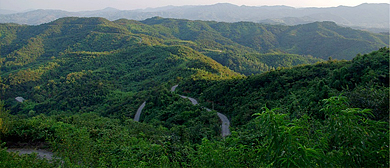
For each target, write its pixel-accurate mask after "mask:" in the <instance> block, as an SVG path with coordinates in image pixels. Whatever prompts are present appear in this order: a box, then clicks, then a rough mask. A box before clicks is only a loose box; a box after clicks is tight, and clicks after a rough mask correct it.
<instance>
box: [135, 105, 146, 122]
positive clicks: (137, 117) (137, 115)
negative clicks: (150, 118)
mask: <svg viewBox="0 0 390 168" xmlns="http://www.w3.org/2000/svg"><path fill="white" fill-rule="evenodd" d="M145 104H146V101H144V103H142V104H141V106H139V108H138V110H137V113H136V114H135V117H134V121H139V116H141V113H142V109H144V107H145Z"/></svg>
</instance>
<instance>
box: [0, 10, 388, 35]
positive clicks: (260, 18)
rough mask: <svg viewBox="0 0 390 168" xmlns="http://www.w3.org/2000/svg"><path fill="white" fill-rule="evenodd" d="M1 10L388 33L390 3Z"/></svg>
mask: <svg viewBox="0 0 390 168" xmlns="http://www.w3.org/2000/svg"><path fill="white" fill-rule="evenodd" d="M11 12H12V11H6V10H0V23H18V24H28V25H38V24H42V23H47V22H50V21H53V20H56V19H58V18H62V17H69V16H75V17H103V18H106V19H108V20H117V19H121V18H125V19H132V20H144V19H147V18H151V17H154V16H160V17H164V18H178V19H190V20H209V21H220V22H239V21H250V22H257V23H269V24H283V25H297V24H304V23H310V22H316V21H332V22H335V23H337V24H338V25H342V26H348V27H353V28H358V29H364V30H369V31H373V32H388V30H389V19H388V18H389V4H385V3H383V4H367V3H365V4H361V5H358V6H355V7H347V6H338V7H330V8H294V7H288V6H260V7H254V6H237V5H233V4H228V3H219V4H215V5H206V6H166V7H161V8H148V9H142V10H118V9H114V8H106V9H103V10H97V11H81V12H67V11H61V10H34V11H29V12H22V13H13V14H9V13H11Z"/></svg>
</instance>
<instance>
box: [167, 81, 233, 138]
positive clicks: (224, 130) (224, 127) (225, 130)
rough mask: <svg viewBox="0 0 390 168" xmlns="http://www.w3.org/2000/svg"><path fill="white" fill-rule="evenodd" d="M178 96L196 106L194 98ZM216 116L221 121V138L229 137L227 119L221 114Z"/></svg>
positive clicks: (173, 89) (174, 88) (174, 87)
mask: <svg viewBox="0 0 390 168" xmlns="http://www.w3.org/2000/svg"><path fill="white" fill-rule="evenodd" d="M178 86H179V85H175V86H173V87H172V88H171V92H174V91H175V90H176V88H177V87H178ZM179 96H180V97H182V98H184V99H189V100H190V101H191V103H192V104H193V105H197V104H198V101H196V100H195V99H194V98H191V97H187V96H183V95H179ZM203 108H204V109H206V110H207V111H211V110H210V109H209V108H206V107H203ZM217 115H218V117H219V119H221V121H222V126H221V128H222V133H221V134H222V137H225V136H228V135H230V129H229V126H230V122H229V119H228V118H227V117H226V116H225V115H223V114H222V113H219V112H217Z"/></svg>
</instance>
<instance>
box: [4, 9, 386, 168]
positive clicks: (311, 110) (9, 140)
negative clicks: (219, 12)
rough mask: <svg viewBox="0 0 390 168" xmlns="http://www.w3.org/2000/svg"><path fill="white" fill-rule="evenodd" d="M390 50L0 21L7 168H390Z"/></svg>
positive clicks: (343, 31)
mask: <svg viewBox="0 0 390 168" xmlns="http://www.w3.org/2000/svg"><path fill="white" fill-rule="evenodd" d="M388 45H389V36H385V35H381V34H373V33H368V32H364V31H358V30H353V29H351V28H345V27H339V26H337V25H336V24H334V23H332V22H316V23H310V24H304V25H298V26H273V25H264V24H256V23H250V22H238V23H223V22H208V21H190V20H178V19H164V18H159V17H155V18H150V19H147V20H144V21H133V20H126V19H121V20H116V21H109V20H106V19H103V18H75V17H74V18H61V19H58V20H56V21H53V22H50V23H47V24H42V25H37V26H26V25H17V24H0V72H1V75H0V93H1V94H0V99H1V100H0V130H1V132H0V142H1V143H2V144H1V146H0V156H1V157H0V165H2V167H23V166H24V167H34V166H35V167H58V166H59V165H61V166H64V167H78V166H79V167H141V166H142V167H145V166H146V167H152V166H161V167H163V166H166V167H259V166H260V167H266V166H272V167H340V166H341V167H388V166H389V130H388V128H389V94H388V93H389V48H387V47H385V46H388ZM342 59H345V60H342ZM325 60H326V61H325ZM177 84H178V85H179V86H178V88H177V91H176V92H171V91H170V89H171V87H172V86H174V85H177ZM179 94H180V95H185V96H190V97H194V98H196V99H197V100H198V101H199V102H200V105H193V104H191V102H190V101H188V99H183V98H182V97H181V96H180V95H179ZM16 97H23V98H24V99H25V100H22V101H20V102H18V101H16V100H15V98H16ZM20 100H21V99H20ZM143 102H146V105H145V108H144V110H143V112H142V115H141V118H140V122H135V121H133V117H134V116H135V113H136V111H137V109H138V107H139V106H140V105H141V104H142V103H143ZM204 107H207V108H209V109H212V110H211V111H208V110H206V109H205V108H204ZM217 112H220V113H223V114H226V116H227V117H228V119H229V120H230V123H231V125H230V129H231V133H232V134H231V135H230V136H227V137H222V136H221V121H220V120H219V118H218V116H217ZM22 144H25V145H30V146H31V145H33V146H44V147H46V148H48V149H50V150H51V151H53V152H54V153H55V155H56V156H58V160H57V161H47V160H44V159H38V158H37V156H35V155H22V156H19V155H17V154H15V153H8V152H7V151H6V148H9V147H21V145H22Z"/></svg>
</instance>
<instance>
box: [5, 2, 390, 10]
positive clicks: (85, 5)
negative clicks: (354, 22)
mask: <svg viewBox="0 0 390 168" xmlns="http://www.w3.org/2000/svg"><path fill="white" fill-rule="evenodd" d="M216 3H231V4H236V5H247V6H264V5H268V6H270V5H286V6H293V7H332V6H339V5H344V6H356V5H359V4H362V3H390V0H0V9H7V10H16V11H22V10H27V9H60V10H66V11H83V10H98V9H104V8H106V7H113V8H117V9H122V10H132V9H144V8H149V7H151V8H155V7H161V6H168V5H174V6H182V5H211V4H216Z"/></svg>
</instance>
